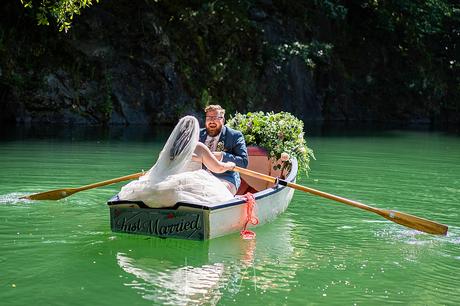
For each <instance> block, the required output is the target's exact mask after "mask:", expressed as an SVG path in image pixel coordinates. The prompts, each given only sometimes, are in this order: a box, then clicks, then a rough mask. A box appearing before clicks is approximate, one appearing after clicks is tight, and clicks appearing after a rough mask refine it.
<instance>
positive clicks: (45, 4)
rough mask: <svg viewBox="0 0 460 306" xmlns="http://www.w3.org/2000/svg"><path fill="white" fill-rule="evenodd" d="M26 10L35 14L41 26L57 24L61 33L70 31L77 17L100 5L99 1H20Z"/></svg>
mask: <svg viewBox="0 0 460 306" xmlns="http://www.w3.org/2000/svg"><path fill="white" fill-rule="evenodd" d="M20 1H21V3H22V5H23V6H24V7H25V8H26V9H30V10H32V11H33V13H34V14H35V17H36V19H37V22H38V24H39V25H49V24H50V21H51V22H55V23H56V24H57V26H58V28H59V31H66V32H67V31H68V30H69V28H70V26H71V25H72V21H73V19H74V17H75V16H76V15H80V14H81V11H82V10H83V9H85V8H88V7H90V6H91V5H93V3H94V2H96V3H98V2H99V0H20Z"/></svg>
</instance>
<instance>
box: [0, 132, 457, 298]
mask: <svg viewBox="0 0 460 306" xmlns="http://www.w3.org/2000/svg"><path fill="white" fill-rule="evenodd" d="M144 133H145V131H144ZM156 133H157V134H156V136H148V133H147V134H142V131H140V130H139V131H137V132H136V131H134V132H130V133H128V134H126V132H119V133H92V132H91V131H89V132H88V131H86V132H78V131H73V132H72V133H70V134H69V133H64V132H62V131H60V130H55V131H53V130H48V131H47V132H46V133H42V134H41V133H39V132H33V133H32V134H30V133H29V134H28V133H11V134H7V136H5V135H3V139H2V140H1V141H0V169H1V170H0V171H1V175H0V304H2V305H152V304H154V305H157V304H165V305H168V304H171V305H182V304H206V305H208V304H211V305H213V304H220V305H229V304H230V305H232V304H238V305H239V304H244V305H260V304H266V305H283V304H285V305H306V304H327V305H383V304H404V305H458V303H459V301H460V276H459V275H460V217H459V208H460V201H459V200H460V138H459V137H458V136H455V135H446V134H443V133H440V132H426V131H425V132H414V131H412V132H404V131H380V132H373V133H369V132H367V133H347V132H346V131H345V132H342V133H341V134H340V135H337V134H336V135H334V134H330V133H324V134H322V135H320V136H310V137H309V144H310V146H311V147H312V148H313V149H314V150H315V153H316V157H317V160H316V161H314V162H312V164H311V168H312V171H311V173H310V176H309V177H305V176H303V177H301V178H300V179H299V181H298V182H299V183H300V184H303V185H306V186H310V187H313V188H316V189H320V190H322V191H326V192H329V193H333V194H336V195H340V196H343V197H346V198H350V199H354V200H358V201H361V202H363V203H365V204H368V205H372V206H376V207H379V208H388V209H390V208H391V209H396V210H400V211H403V212H406V213H411V214H414V215H417V216H420V217H425V218H428V219H431V220H435V221H437V222H440V223H444V224H447V225H449V234H448V235H447V236H446V237H439V236H432V235H427V234H422V233H419V232H416V231H414V230H410V229H407V228H404V227H402V226H400V225H397V224H395V223H392V222H389V221H386V220H385V219H383V218H381V217H379V216H378V215H375V214H372V213H369V212H366V211H362V210H359V209H356V208H353V207H349V206H346V205H344V204H340V203H336V202H333V201H330V200H326V199H322V198H319V197H317V196H312V195H308V194H304V193H301V192H299V191H296V193H295V196H294V198H293V201H292V202H291V205H290V206H289V208H288V210H287V211H286V212H285V213H284V214H283V215H281V216H280V217H279V218H278V219H277V220H275V221H274V222H272V223H270V224H267V225H264V226H261V227H258V228H256V229H255V231H256V233H257V237H256V239H255V240H249V241H247V240H242V239H240V237H239V235H238V234H235V235H229V236H226V237H221V238H218V239H214V240H211V241H205V242H199V241H186V240H177V239H176V240H174V239H167V240H164V239H158V238H152V237H146V236H132V235H128V234H119V233H112V232H111V231H110V224H109V214H108V208H107V206H106V204H105V202H106V200H107V199H108V198H110V197H111V196H112V195H113V194H115V193H116V192H117V191H118V190H119V188H120V186H121V184H116V185H112V186H106V187H102V188H98V189H93V190H89V191H85V192H80V193H77V194H75V195H73V196H71V197H68V198H66V199H63V200H60V201H55V202H53V201H24V200H18V197H20V196H22V195H25V194H29V193H35V192H41V191H46V190H50V189H55V188H64V187H79V186H82V185H86V184H90V183H94V182H98V181H102V180H106V179H110V178H115V177H119V176H123V175H127V174H131V173H135V172H138V171H140V170H142V169H148V168H149V167H150V166H151V164H152V163H153V162H154V160H155V158H156V156H157V154H158V153H159V151H160V150H161V147H162V144H163V142H164V141H165V137H167V135H168V129H165V131H164V132H162V133H160V134H158V131H157V132H156ZM151 134H153V132H152V133H151ZM49 135H57V136H55V137H50V136H49ZM145 135H147V136H145ZM307 135H308V132H307Z"/></svg>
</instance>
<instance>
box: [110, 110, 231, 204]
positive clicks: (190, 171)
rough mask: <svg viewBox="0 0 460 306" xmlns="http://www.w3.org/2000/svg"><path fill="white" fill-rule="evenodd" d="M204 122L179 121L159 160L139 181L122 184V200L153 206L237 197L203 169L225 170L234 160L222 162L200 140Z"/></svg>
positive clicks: (188, 117)
mask: <svg viewBox="0 0 460 306" xmlns="http://www.w3.org/2000/svg"><path fill="white" fill-rule="evenodd" d="M199 132H200V125H199V123H198V120H197V119H196V118H195V117H193V116H186V117H184V118H182V119H180V120H179V123H178V124H177V125H176V127H175V128H174V130H173V131H172V133H171V135H170V136H169V138H168V140H167V142H166V144H165V146H164V147H163V150H162V151H161V152H160V156H159V157H158V160H157V162H156V163H155V164H154V165H153V167H152V168H151V169H150V170H149V171H148V172H147V173H146V174H145V175H143V176H141V177H140V178H139V179H138V180H136V181H132V182H131V183H129V184H127V185H125V186H123V187H122V189H121V191H120V193H119V194H118V197H119V199H120V200H136V201H139V200H140V201H142V202H144V203H145V204H146V205H148V206H149V207H156V208H157V207H170V206H174V205H175V204H176V203H178V202H188V203H215V202H224V201H227V200H230V199H232V198H233V195H232V193H231V192H230V191H229V190H228V189H227V187H226V186H225V184H224V183H222V182H221V181H220V180H219V179H218V178H216V177H215V176H214V175H212V174H211V173H209V172H208V171H206V170H203V169H202V164H204V165H205V166H206V168H208V169H209V170H210V171H212V172H216V173H222V172H225V171H228V170H232V169H233V168H234V167H235V164H234V163H232V162H226V163H224V162H220V161H218V160H217V159H216V158H215V157H214V155H213V154H212V153H211V151H209V149H208V148H207V147H206V146H205V145H204V144H203V143H201V142H199V141H198V140H199Z"/></svg>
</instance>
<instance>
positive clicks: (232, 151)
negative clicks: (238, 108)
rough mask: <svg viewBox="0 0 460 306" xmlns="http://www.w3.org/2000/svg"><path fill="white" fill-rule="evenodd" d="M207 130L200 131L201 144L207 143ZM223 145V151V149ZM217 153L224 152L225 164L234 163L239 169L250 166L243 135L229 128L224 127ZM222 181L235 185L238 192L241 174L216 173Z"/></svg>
mask: <svg viewBox="0 0 460 306" xmlns="http://www.w3.org/2000/svg"><path fill="white" fill-rule="evenodd" d="M206 137H207V133H206V129H201V130H200V142H202V143H204V142H205V141H206ZM222 145H223V149H222ZM217 151H222V152H223V154H222V155H223V156H222V161H223V162H234V163H235V164H236V165H237V166H238V167H241V168H246V167H247V166H248V150H247V148H246V142H245V141H244V137H243V134H241V132H240V131H236V130H234V129H231V128H229V127H227V126H223V127H222V132H221V133H220V137H219V141H218V142H217ZM214 175H215V176H216V177H218V178H220V179H224V180H227V181H229V182H230V183H233V184H234V185H235V186H236V189H237V190H238V187H240V183H241V179H240V174H239V173H238V172H234V171H226V172H224V173H214Z"/></svg>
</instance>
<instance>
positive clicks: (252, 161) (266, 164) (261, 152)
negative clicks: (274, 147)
mask: <svg viewBox="0 0 460 306" xmlns="http://www.w3.org/2000/svg"><path fill="white" fill-rule="evenodd" d="M248 160H249V162H248V167H247V168H248V169H249V170H253V171H256V172H259V173H262V174H266V175H270V176H273V177H280V176H283V175H286V173H285V172H286V171H284V172H283V173H282V172H281V170H275V169H273V162H272V160H271V159H269V158H268V154H267V151H266V150H265V149H264V148H261V147H255V146H249V147H248ZM271 187H273V184H272V183H269V182H266V181H263V180H260V179H257V178H254V177H250V176H247V175H244V174H241V185H240V188H238V192H237V193H236V194H237V195H243V194H245V193H247V192H251V193H256V192H258V191H261V190H264V189H267V188H271Z"/></svg>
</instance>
